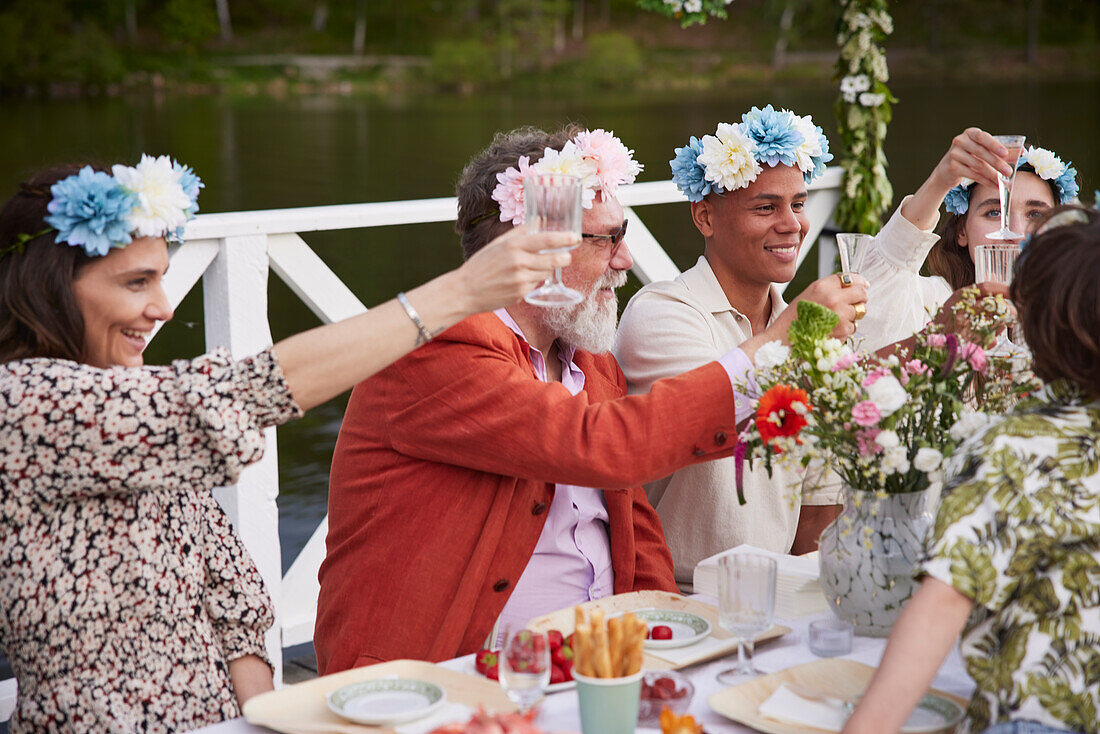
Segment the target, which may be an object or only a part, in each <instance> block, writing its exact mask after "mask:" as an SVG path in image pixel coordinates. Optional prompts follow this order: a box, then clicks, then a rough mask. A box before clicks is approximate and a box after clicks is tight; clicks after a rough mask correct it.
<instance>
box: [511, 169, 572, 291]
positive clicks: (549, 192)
mask: <svg viewBox="0 0 1100 734" xmlns="http://www.w3.org/2000/svg"><path fill="white" fill-rule="evenodd" d="M583 191H584V185H583V183H582V182H581V180H580V179H579V178H577V177H576V176H566V175H563V174H556V173H554V174H542V175H534V176H528V177H526V178H525V179H523V203H524V213H525V215H526V218H527V231H528V232H532V233H533V232H569V233H571V234H575V235H576V242H575V243H574V244H572V245H570V246H568V247H561V248H554V249H551V250H543V251H542V252H543V253H547V252H561V251H566V250H572V249H573V248H574V247H576V246H577V245H579V244H580V243H581V216H582V209H581V194H582V192H583ZM523 300H525V301H527V302H528V303H533V304H535V305H536V306H567V305H569V304H572V303H580V301H581V294H580V293H578V292H577V291H575V290H573V289H572V288H569V287H568V286H566V285H565V283H563V282H562V280H561V268H555V269H554V277H552V278H547V279H546V280H545V281H543V284H542V285H540V286H539V287H538V288H536V289H535V290H533V291H531V292H530V293H528V294H527V295H526V296H524V299H523Z"/></svg>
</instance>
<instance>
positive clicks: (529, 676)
mask: <svg viewBox="0 0 1100 734" xmlns="http://www.w3.org/2000/svg"><path fill="white" fill-rule="evenodd" d="M503 652H504V659H503V660H501V661H500V664H499V668H498V669H497V670H498V671H499V674H500V685H501V687H502V688H504V691H505V692H506V693H507V694H508V698H510V699H512V701H513V702H514V703H515V704H516V705H517V706H519V707H520V710H521V711H526V710H527V709H529V708H531V706H533V705H534V704H535V702H536V701H538V700H539V699H540V698H542V691H543V689H544V688H546V686H547V685H549V684H550V642H549V640H547V638H546V633H545V632H536V631H535V630H530V629H522V630H520V631H519V632H516V633H515V634H514V635H513V634H512V633H511V632H510V631H508V630H506V631H505V633H504V650H503Z"/></svg>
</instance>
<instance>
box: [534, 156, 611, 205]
mask: <svg viewBox="0 0 1100 734" xmlns="http://www.w3.org/2000/svg"><path fill="white" fill-rule="evenodd" d="M531 170H533V171H534V172H535V173H538V174H554V173H557V174H561V175H564V176H576V177H577V178H579V179H580V180H581V181H582V183H583V184H584V193H583V196H584V199H583V202H582V203H583V204H584V208H585V209H590V208H591V207H592V201H593V200H594V199H595V198H596V189H597V188H598V187H599V183H600V180H599V176H598V175H597V171H596V163H595V161H592V160H589V159H587V158H585V157H584V155H583V154H582V153H581V149H580V148H578V147H577V146H576V145H575V144H574V143H573V141H572V140H570V141H569V142H568V143H566V144H565V145H564V146H563V147H562V149H561V150H560V151H559V150H554V149H553V148H547V149H546V150H545V151H543V154H542V158H540V159H539V160H538V162H537V163H535V164H534V165H533V166H531Z"/></svg>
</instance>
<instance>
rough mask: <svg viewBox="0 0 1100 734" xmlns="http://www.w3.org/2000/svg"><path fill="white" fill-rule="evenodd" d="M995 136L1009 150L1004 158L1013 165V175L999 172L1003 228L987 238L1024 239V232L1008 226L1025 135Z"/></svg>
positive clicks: (998, 182) (998, 191) (998, 183)
mask: <svg viewBox="0 0 1100 734" xmlns="http://www.w3.org/2000/svg"><path fill="white" fill-rule="evenodd" d="M993 137H995V138H996V139H997V142H998V143H1000V144H1001V145H1003V146H1004V147H1005V150H1007V151H1008V152H1007V153H1006V154H1005V157H1004V160H1005V163H1007V164H1008V165H1009V166H1011V167H1012V175H1011V176H1002V175H1001V174H1000V173H998V174H997V193H998V194H999V195H1000V197H1001V228H1000V229H998V230H997V231H996V232H992V233H990V234H988V235H986V238H988V239H991V240H1018V239H1022V238H1023V235H1022V234H1019V233H1017V232H1013V231H1012V230H1011V229H1009V228H1008V212H1009V209H1010V208H1011V207H1012V184H1013V182H1014V181H1015V180H1016V164H1017V163H1018V162H1019V161H1020V155H1021V154H1022V153H1023V152H1024V136H1023V135H994V136H993Z"/></svg>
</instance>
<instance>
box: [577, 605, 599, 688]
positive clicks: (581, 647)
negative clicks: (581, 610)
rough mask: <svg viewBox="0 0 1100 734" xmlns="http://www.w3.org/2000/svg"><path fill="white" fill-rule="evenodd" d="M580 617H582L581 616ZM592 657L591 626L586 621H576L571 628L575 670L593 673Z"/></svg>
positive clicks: (588, 674)
mask: <svg viewBox="0 0 1100 734" xmlns="http://www.w3.org/2000/svg"><path fill="white" fill-rule="evenodd" d="M581 619H582V620H583V619H584V618H583V617H581ZM592 658H593V655H592V626H591V625H590V624H588V622H584V621H581V622H578V623H577V626H576V628H575V629H574V630H573V664H574V665H575V666H576V668H577V672H579V673H580V674H581V675H587V676H593V675H595V673H594V672H593V668H592Z"/></svg>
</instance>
